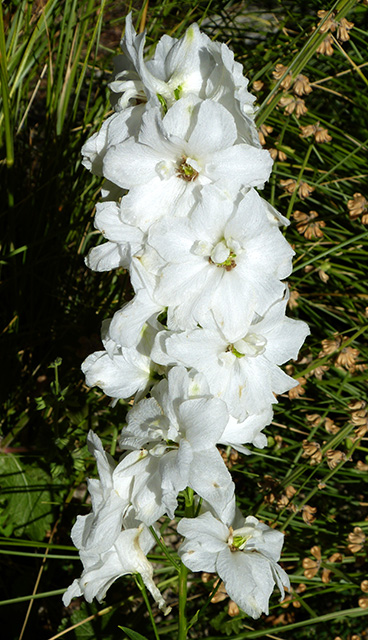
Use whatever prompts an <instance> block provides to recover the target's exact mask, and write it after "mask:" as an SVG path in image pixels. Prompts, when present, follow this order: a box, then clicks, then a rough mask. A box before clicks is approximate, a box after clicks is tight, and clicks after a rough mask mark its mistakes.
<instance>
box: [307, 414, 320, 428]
mask: <svg viewBox="0 0 368 640" xmlns="http://www.w3.org/2000/svg"><path fill="white" fill-rule="evenodd" d="M305 419H306V421H307V422H308V426H309V427H317V426H318V425H319V423H320V422H321V416H320V414H319V413H306V414H305Z"/></svg>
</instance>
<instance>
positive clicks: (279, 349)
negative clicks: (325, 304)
mask: <svg viewBox="0 0 368 640" xmlns="http://www.w3.org/2000/svg"><path fill="white" fill-rule="evenodd" d="M286 304H287V296H286V297H285V299H283V300H280V301H278V302H276V303H274V304H273V305H272V306H271V307H270V308H269V310H268V311H267V312H266V314H265V316H264V318H263V319H262V318H256V319H255V321H254V322H253V323H252V324H251V325H250V327H249V328H248V331H247V333H246V334H245V335H241V334H240V335H238V336H237V337H236V338H237V339H232V340H231V341H230V339H229V338H227V337H226V336H225V335H224V334H223V333H222V332H221V331H220V329H218V328H217V327H216V326H215V325H214V324H213V326H211V325H210V324H208V328H207V327H206V326H203V327H201V328H197V329H193V330H191V331H183V332H181V333H180V332H178V333H174V332H172V331H161V332H160V333H158V334H157V336H156V339H155V344H154V346H153V349H152V352H151V357H152V359H153V360H154V361H155V362H157V363H159V364H164V365H169V366H170V365H174V364H183V365H184V366H186V367H193V368H194V369H196V370H197V371H200V372H201V373H203V375H204V376H205V378H206V380H207V382H208V384H209V387H210V390H211V393H212V394H213V395H214V396H216V397H218V398H221V399H222V400H224V401H225V402H226V404H227V406H228V410H229V413H230V415H232V416H234V417H235V418H236V419H237V420H240V421H243V420H245V418H247V417H248V416H249V415H250V414H252V413H255V414H258V413H261V412H262V411H264V410H266V409H268V408H269V407H270V405H271V404H272V403H274V402H277V400H276V398H275V396H274V394H275V393H276V394H280V393H284V392H285V391H287V390H288V389H291V388H292V387H294V386H295V385H296V384H297V382H296V381H294V380H293V379H292V378H290V376H288V375H286V373H284V372H283V371H282V370H281V369H280V368H279V365H281V364H283V363H284V362H286V361H287V360H289V359H290V358H293V359H296V358H297V355H298V351H299V349H300V347H301V345H302V344H303V342H304V340H305V338H306V336H307V335H308V334H309V328H308V326H307V325H306V324H305V322H301V321H300V320H292V319H291V318H287V317H286V316H285V307H286Z"/></svg>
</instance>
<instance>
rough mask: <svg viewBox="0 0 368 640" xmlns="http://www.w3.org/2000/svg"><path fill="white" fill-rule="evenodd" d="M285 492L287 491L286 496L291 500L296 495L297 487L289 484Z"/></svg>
mask: <svg viewBox="0 0 368 640" xmlns="http://www.w3.org/2000/svg"><path fill="white" fill-rule="evenodd" d="M285 493H286V497H287V498H288V499H289V500H292V498H293V497H294V496H295V494H296V489H295V487H293V485H291V484H289V485H288V486H287V487H286V488H285Z"/></svg>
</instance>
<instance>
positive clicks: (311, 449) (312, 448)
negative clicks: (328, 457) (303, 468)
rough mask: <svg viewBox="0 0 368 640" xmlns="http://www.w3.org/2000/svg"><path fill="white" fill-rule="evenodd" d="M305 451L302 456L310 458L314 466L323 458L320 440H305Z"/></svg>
mask: <svg viewBox="0 0 368 640" xmlns="http://www.w3.org/2000/svg"><path fill="white" fill-rule="evenodd" d="M302 446H303V449H304V451H303V453H302V458H310V464H311V465H312V466H314V465H316V464H319V463H320V462H321V460H322V451H321V445H320V444H319V443H318V442H310V441H309V440H303V442H302Z"/></svg>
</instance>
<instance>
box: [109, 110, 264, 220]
mask: <svg viewBox="0 0 368 640" xmlns="http://www.w3.org/2000/svg"><path fill="white" fill-rule="evenodd" d="M236 138H237V132H236V126H235V121H234V118H233V117H232V116H231V114H230V113H229V112H228V111H227V110H226V109H225V108H224V107H222V105H220V104H218V103H215V102H212V101H211V100H205V101H203V102H198V100H197V99H195V98H193V97H188V98H183V99H181V100H179V101H178V102H176V103H175V104H174V105H173V106H172V107H171V109H169V111H168V112H167V114H166V115H165V117H164V118H163V119H161V115H160V109H159V108H152V109H149V110H148V111H146V113H145V114H144V116H143V118H142V126H141V130H140V132H139V136H138V140H136V139H135V138H129V139H128V140H125V141H124V142H121V143H118V144H116V145H114V146H111V147H110V148H109V149H108V150H107V152H106V154H105V156H104V160H103V174H104V176H105V177H106V178H108V179H109V180H110V181H112V182H114V183H115V184H116V185H118V186H120V187H122V188H124V189H130V191H129V193H128V194H127V195H126V196H124V198H123V205H124V212H125V221H126V222H128V223H130V224H137V225H138V226H139V227H140V228H141V229H142V230H143V231H145V230H146V229H147V228H148V227H149V226H150V225H151V224H152V223H153V222H154V221H155V220H157V219H158V218H161V217H163V216H172V215H175V216H184V215H187V214H188V213H189V212H190V210H191V209H192V207H193V205H194V203H195V201H196V199H198V197H199V196H200V193H201V190H202V187H203V186H204V185H206V184H213V185H217V186H218V188H219V189H220V190H222V191H225V192H229V193H230V194H232V195H236V194H237V193H238V191H239V189H240V188H242V187H251V186H262V185H263V183H264V182H265V180H267V179H268V177H269V174H270V170H271V166H272V160H271V157H270V155H269V153H268V152H267V151H265V150H263V149H256V148H255V147H253V146H251V145H248V144H245V143H242V144H235V141H236Z"/></svg>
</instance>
